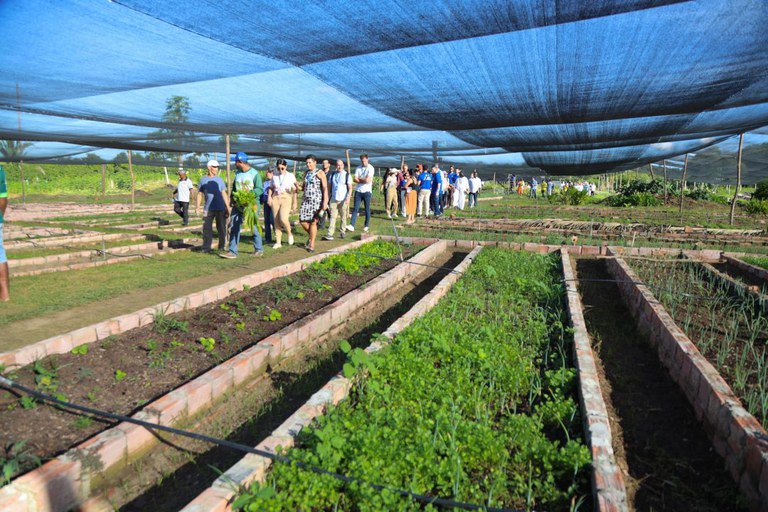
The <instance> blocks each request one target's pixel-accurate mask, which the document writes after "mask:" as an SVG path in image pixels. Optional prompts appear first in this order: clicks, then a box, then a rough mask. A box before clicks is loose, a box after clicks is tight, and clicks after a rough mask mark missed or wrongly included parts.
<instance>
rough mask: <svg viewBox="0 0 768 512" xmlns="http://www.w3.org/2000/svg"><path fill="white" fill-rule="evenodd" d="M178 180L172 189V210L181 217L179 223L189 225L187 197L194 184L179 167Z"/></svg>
mask: <svg viewBox="0 0 768 512" xmlns="http://www.w3.org/2000/svg"><path fill="white" fill-rule="evenodd" d="M178 172H179V182H178V183H177V184H176V190H174V191H173V211H174V212H176V215H178V216H179V217H181V225H182V226H188V225H189V197H190V193H191V192H192V189H193V188H195V184H194V183H192V180H191V179H189V178H188V177H187V171H185V170H184V169H182V168H181V167H179V171H178Z"/></svg>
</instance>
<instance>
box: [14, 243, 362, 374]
mask: <svg viewBox="0 0 768 512" xmlns="http://www.w3.org/2000/svg"><path fill="white" fill-rule="evenodd" d="M375 238H376V237H371V238H368V239H366V240H365V241H362V240H361V241H358V242H352V243H349V244H346V245H343V246H341V247H339V248H338V249H337V251H347V250H350V249H353V248H356V247H359V246H360V245H362V244H364V243H365V242H367V241H370V240H374V239H375ZM329 255H330V254H328V253H321V254H317V255H315V256H311V257H309V258H304V259H302V260H298V261H294V262H292V263H286V264H284V265H279V266H277V267H273V268H270V269H267V270H262V271H260V272H255V273H253V274H249V275H246V276H243V277H239V278H237V279H233V280H231V281H228V282H226V283H223V284H220V285H217V286H214V287H212V288H208V289H206V290H202V291H199V292H196V293H192V294H189V295H184V296H182V297H178V298H176V299H173V300H170V301H166V302H161V303H159V304H155V305H154V306H149V307H146V308H143V309H140V310H138V311H134V312H133V313H128V314H125V315H121V316H117V317H114V318H110V319H109V320H105V321H103V322H99V323H96V324H92V325H89V326H86V327H81V328H80V329H75V330H74V331H70V332H67V333H64V334H60V335H57V336H52V337H50V338H47V339H45V340H42V341H39V342H37V343H34V344H31V345H27V346H25V347H22V348H19V349H16V350H13V351H10V352H4V353H2V354H0V364H3V365H5V367H6V368H12V367H14V366H24V365H27V364H30V363H32V362H34V361H35V360H37V359H41V358H43V357H45V356H50V355H53V354H65V353H67V352H69V351H70V350H72V349H73V348H74V347H77V346H79V345H83V344H86V343H94V342H96V341H100V340H103V339H105V338H107V337H109V336H112V335H116V334H120V333H123V332H125V331H128V330H130V329H133V328H135V327H142V326H145V325H149V324H151V323H153V322H154V319H155V315H156V314H157V313H158V312H160V311H161V312H163V313H164V314H166V315H169V314H172V313H178V312H180V311H185V310H188V309H194V308H197V307H199V306H202V305H203V304H210V303H211V302H215V301H217V300H221V299H224V298H226V297H228V296H229V295H231V294H232V292H233V290H234V291H239V290H242V289H243V286H250V287H253V286H258V285H260V284H262V283H266V282H267V281H270V280H272V279H276V278H278V277H283V276H287V275H289V274H293V273H296V272H299V271H300V270H303V269H304V268H306V267H308V266H309V265H311V264H312V263H314V262H315V261H320V260H322V259H324V258H326V257H328V256H329Z"/></svg>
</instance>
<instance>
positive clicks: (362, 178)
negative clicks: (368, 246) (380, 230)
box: [347, 153, 376, 231]
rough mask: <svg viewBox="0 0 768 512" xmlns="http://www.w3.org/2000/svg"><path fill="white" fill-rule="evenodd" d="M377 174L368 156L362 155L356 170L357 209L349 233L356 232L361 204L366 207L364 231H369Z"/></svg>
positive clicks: (354, 211) (353, 214)
mask: <svg viewBox="0 0 768 512" xmlns="http://www.w3.org/2000/svg"><path fill="white" fill-rule="evenodd" d="M375 173H376V171H375V170H374V168H373V166H372V165H371V164H369V163H368V155H366V154H365V153H363V154H362V155H360V165H359V166H358V168H357V169H355V179H354V182H355V183H357V188H356V189H355V209H354V210H352V221H351V222H350V224H349V226H347V230H348V231H354V230H355V223H356V222H357V214H358V212H359V211H360V202H361V201H362V202H363V205H364V207H365V227H364V228H363V231H368V224H370V223H371V194H372V192H373V175H374V174H375Z"/></svg>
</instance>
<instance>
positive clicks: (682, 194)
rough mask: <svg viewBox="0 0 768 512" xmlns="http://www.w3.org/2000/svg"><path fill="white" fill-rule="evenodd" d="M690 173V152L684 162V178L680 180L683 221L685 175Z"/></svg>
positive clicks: (681, 215)
mask: <svg viewBox="0 0 768 512" xmlns="http://www.w3.org/2000/svg"><path fill="white" fill-rule="evenodd" d="M687 173H688V153H686V154H685V161H684V162H683V179H682V180H680V222H683V198H684V197H685V175H686V174H687Z"/></svg>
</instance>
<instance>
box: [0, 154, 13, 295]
mask: <svg viewBox="0 0 768 512" xmlns="http://www.w3.org/2000/svg"><path fill="white" fill-rule="evenodd" d="M6 208H8V185H7V184H6V181H5V169H3V166H2V165H0V302H8V301H9V300H11V292H10V290H11V285H10V281H9V279H8V258H7V257H6V256H5V248H4V247H3V215H5V209H6Z"/></svg>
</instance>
